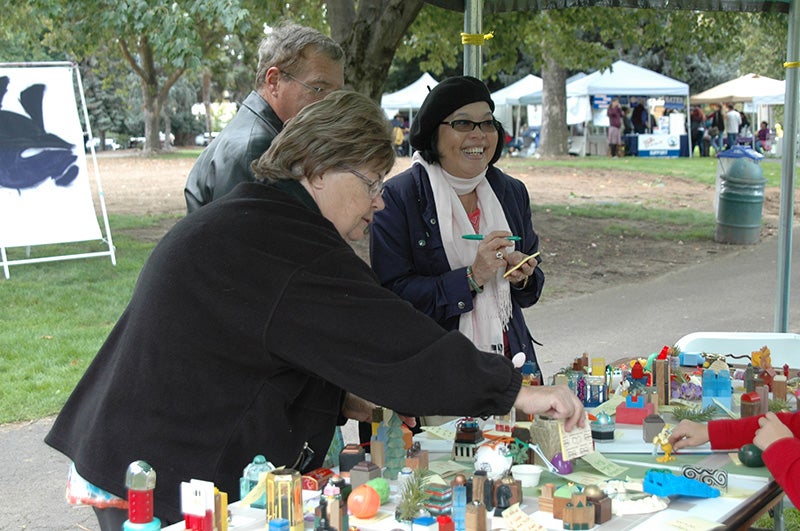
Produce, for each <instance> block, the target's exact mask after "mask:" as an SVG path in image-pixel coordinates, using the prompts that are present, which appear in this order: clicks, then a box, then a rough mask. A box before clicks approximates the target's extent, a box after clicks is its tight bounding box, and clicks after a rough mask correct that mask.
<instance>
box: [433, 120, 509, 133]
mask: <svg viewBox="0 0 800 531" xmlns="http://www.w3.org/2000/svg"><path fill="white" fill-rule="evenodd" d="M440 123H441V125H449V126H450V127H452V128H453V130H455V131H458V132H459V133H469V132H470V131H474V130H475V128H476V127H480V129H481V132H483V133H497V132H498V131H499V130H500V122H498V121H497V120H494V119H492V120H483V121H482V122H473V121H472V120H453V121H450V122H440Z"/></svg>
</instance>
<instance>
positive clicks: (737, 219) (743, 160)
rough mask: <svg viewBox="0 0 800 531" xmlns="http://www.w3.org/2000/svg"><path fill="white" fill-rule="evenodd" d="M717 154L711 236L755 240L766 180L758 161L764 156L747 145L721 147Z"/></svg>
mask: <svg viewBox="0 0 800 531" xmlns="http://www.w3.org/2000/svg"><path fill="white" fill-rule="evenodd" d="M717 158H718V159H719V165H718V166H719V169H718V172H717V195H716V198H715V199H716V205H715V206H716V217H717V226H716V230H715V232H714V240H715V241H717V242H719V243H733V244H739V245H747V244H753V243H758V240H759V237H760V235H761V210H762V207H763V206H764V185H765V184H766V182H767V179H766V178H765V177H764V175H763V170H762V169H761V165H760V164H759V161H760V160H761V159H763V158H764V156H763V155H762V154H761V153H759V152H757V151H755V150H753V149H751V148H748V147H742V146H736V147H734V148H732V149H728V150H726V151H722V152H721V153H719V155H717Z"/></svg>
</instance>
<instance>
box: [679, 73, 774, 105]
mask: <svg viewBox="0 0 800 531" xmlns="http://www.w3.org/2000/svg"><path fill="white" fill-rule="evenodd" d="M784 90H785V82H784V81H779V80H777V79H772V78H771V77H766V76H760V75H758V74H747V75H744V76H741V77H737V78H736V79H731V80H730V81H726V82H725V83H721V84H719V85H717V86H715V87H711V88H710V89H708V90H705V91H703V92H701V93H699V94H695V95H694V96H692V97H691V102H692V103H726V102H731V103H751V102H753V98H756V97H758V96H762V95H765V94H775V93H777V92H780V93H781V94H783V92H784Z"/></svg>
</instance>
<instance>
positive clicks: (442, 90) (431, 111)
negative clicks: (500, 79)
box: [408, 76, 494, 151]
mask: <svg viewBox="0 0 800 531" xmlns="http://www.w3.org/2000/svg"><path fill="white" fill-rule="evenodd" d="M476 101H485V102H486V103H488V104H489V108H490V109H491V110H492V112H494V102H493V101H492V96H491V94H490V93H489V89H488V88H487V87H486V85H485V84H484V83H483V81H481V80H480V79H477V78H474V77H471V76H457V77H449V78H447V79H445V80H444V81H442V82H441V83H439V84H438V85H436V86H435V87H433V89H431V91H430V92H428V95H427V96H426V97H425V101H423V102H422V106H421V107H420V108H419V112H417V115H416V116H415V117H414V120H413V122H411V130H410V131H409V135H408V139H409V142H410V143H411V147H413V148H414V149H416V150H418V151H424V150H427V149H428V148H430V147H431V146H430V142H431V137H432V136H433V132H434V131H436V128H437V127H439V124H440V123H441V122H442V120H444V119H445V118H446V117H447V116H449V115H450V114H451V113H452V112H453V111H455V110H456V109H460V108H461V107H463V106H464V105H469V104H470V103H475V102H476Z"/></svg>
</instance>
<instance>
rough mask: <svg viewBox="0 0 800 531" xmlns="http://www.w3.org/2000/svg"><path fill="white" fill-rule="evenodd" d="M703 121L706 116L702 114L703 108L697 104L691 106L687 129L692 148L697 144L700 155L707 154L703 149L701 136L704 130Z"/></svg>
mask: <svg viewBox="0 0 800 531" xmlns="http://www.w3.org/2000/svg"><path fill="white" fill-rule="evenodd" d="M705 121H706V117H705V115H704V114H703V109H701V108H700V107H699V106H695V107H692V112H691V113H689V131H690V132H691V135H692V150H694V148H695V146H697V149H698V150H699V152H700V156H701V157H707V156H708V152H707V151H706V150H705V147H704V144H703V136H704V135H705V132H706V126H705Z"/></svg>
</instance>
